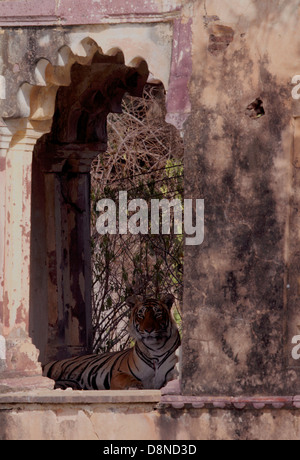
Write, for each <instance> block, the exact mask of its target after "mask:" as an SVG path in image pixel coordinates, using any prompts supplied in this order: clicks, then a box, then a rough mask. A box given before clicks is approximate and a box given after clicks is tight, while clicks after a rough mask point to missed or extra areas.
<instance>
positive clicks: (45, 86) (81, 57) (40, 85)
mask: <svg viewBox="0 0 300 460" xmlns="http://www.w3.org/2000/svg"><path fill="white" fill-rule="evenodd" d="M96 56H98V60H100V61H101V60H102V59H101V58H103V62H105V60H106V59H108V62H110V63H115V64H121V65H125V64H126V58H125V54H124V52H123V50H122V49H121V48H120V47H116V46H113V47H111V48H109V49H108V50H107V52H106V53H105V54H104V53H103V50H102V48H101V47H100V46H99V45H98V44H97V42H96V41H95V40H94V39H93V38H91V37H90V36H85V37H80V40H78V37H77V39H76V40H73V43H72V46H69V45H64V46H62V47H61V48H59V49H58V51H57V58H56V62H55V63H53V62H50V60H49V59H46V58H40V59H39V60H38V61H37V62H36V64H35V68H34V70H33V74H34V79H35V84H34V85H32V84H30V83H28V82H24V83H22V85H21V86H20V87H19V89H18V92H17V105H18V107H17V116H18V117H20V118H28V119H29V120H34V121H39V120H40V121H45V120H50V119H51V118H52V117H53V114H54V108H55V97H56V92H57V90H58V88H59V87H61V86H69V85H70V83H71V68H72V66H73V64H75V63H78V64H81V65H90V64H91V63H92V62H93V60H94V59H96ZM127 62H128V64H126V65H127V66H128V67H132V68H134V69H136V70H137V72H138V73H139V74H140V75H142V76H146V75H148V74H149V66H148V63H147V60H146V59H145V58H144V57H142V56H140V55H138V56H134V57H132V56H129V59H127Z"/></svg>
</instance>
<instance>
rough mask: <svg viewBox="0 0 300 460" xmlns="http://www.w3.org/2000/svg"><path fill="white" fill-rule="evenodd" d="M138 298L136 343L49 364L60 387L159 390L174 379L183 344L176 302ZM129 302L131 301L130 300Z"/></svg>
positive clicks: (132, 320)
mask: <svg viewBox="0 0 300 460" xmlns="http://www.w3.org/2000/svg"><path fill="white" fill-rule="evenodd" d="M173 300H174V298H173V296H172V298H171V297H170V296H169V297H168V298H166V300H165V301H161V302H160V301H157V300H146V301H145V302H142V301H140V300H139V299H137V298H134V299H132V298H131V300H130V299H129V302H130V301H131V303H133V305H134V306H133V309H132V313H131V317H130V322H129V325H130V332H131V335H132V337H133V338H134V339H135V341H136V342H135V346H134V347H132V348H129V349H126V350H124V351H120V352H115V353H104V354H102V355H95V354H94V355H86V356H79V357H75V358H69V359H64V360H61V361H54V362H52V363H49V364H47V365H46V366H45V368H44V375H46V376H48V377H49V378H52V379H53V380H55V381H56V387H58V388H67V387H72V388H74V389H83V390H108V389H128V388H144V389H159V388H161V387H162V386H164V385H165V384H166V383H167V382H168V381H169V380H170V379H172V375H171V374H172V370H173V369H174V367H175V365H176V362H177V358H176V356H175V351H176V349H177V348H178V347H179V345H180V336H179V332H178V329H177V326H176V324H175V322H174V320H173V318H172V316H171V313H170V309H171V306H172V303H173ZM129 302H128V303H129Z"/></svg>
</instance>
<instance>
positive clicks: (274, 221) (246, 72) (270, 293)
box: [183, 0, 300, 394]
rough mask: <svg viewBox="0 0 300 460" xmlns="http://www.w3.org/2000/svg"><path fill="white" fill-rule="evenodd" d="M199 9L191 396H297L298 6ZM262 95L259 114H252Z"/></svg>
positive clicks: (186, 363) (188, 270)
mask: <svg viewBox="0 0 300 460" xmlns="http://www.w3.org/2000/svg"><path fill="white" fill-rule="evenodd" d="M194 7H195V15H194V20H193V76H192V79H191V83H190V92H191V101H192V115H191V117H190V119H189V121H188V123H187V124H186V138H185V145H186V156H185V159H186V160H185V178H186V193H187V196H188V197H195V196H197V197H201V198H204V199H205V208H206V212H205V215H206V217H205V241H204V244H203V245H202V246H201V247H192V248H187V249H186V259H185V301H184V318H185V333H184V337H185V338H184V351H183V376H184V378H183V379H184V391H185V392H186V393H187V394H190V393H193V394H201V393H204V394H208V393H212V394H222V393H223V394H224V393H227V394H241V393H244V394H259V393H261V394H266V393H268V394H276V393H277V394H284V393H288V394H297V392H299V389H300V380H299V371H298V368H297V367H296V366H297V362H296V361H293V362H292V363H291V362H290V361H291V360H290V359H289V357H290V355H291V349H292V345H291V338H292V336H293V335H295V330H297V327H296V324H299V312H298V313H296V308H295V309H294V316H293V319H292V318H289V317H288V311H289V308H290V304H289V298H288V296H289V295H290V294H289V293H290V292H294V293H295V296H296V297H297V292H296V291H297V282H296V280H294V281H293V282H291V280H290V279H289V274H288V271H289V270H290V271H292V272H294V271H295V270H296V271H297V264H296V263H295V261H294V262H293V263H292V257H293V258H294V257H295V251H297V252H298V249H296V245H295V241H297V243H296V244H297V245H298V244H299V236H298V235H297V236H296V239H294V240H293V242H291V241H290V234H289V232H290V229H289V227H290V226H291V228H293V226H294V224H295V221H294V222H293V223H292V222H291V221H290V212H291V208H290V200H291V197H292V196H293V194H294V190H293V189H292V179H291V178H292V175H293V174H294V172H295V168H293V166H292V164H291V149H292V145H293V115H294V113H293V110H294V108H293V100H292V97H291V88H292V86H291V79H292V77H293V75H295V74H298V73H299V40H300V39H299V34H298V33H297V30H298V26H299V2H297V1H290V2H261V1H253V0H249V1H243V2H240V1H232V0H230V1H226V0H225V1H224V0H222V1H221V0H220V1H213V0H212V1H207V2H195V4H194ZM203 16H205V17H203ZM256 98H261V100H262V101H263V107H264V110H265V115H264V116H262V117H259V118H253V117H252V116H253V111H251V110H247V107H248V106H249V104H251V103H252V102H253V101H255V100H256ZM296 213H297V211H296ZM297 233H298V231H297ZM294 236H295V233H294ZM297 299H299V297H298V298H297ZM298 301H299V300H298ZM294 302H296V300H295V298H294ZM288 362H289V364H288Z"/></svg>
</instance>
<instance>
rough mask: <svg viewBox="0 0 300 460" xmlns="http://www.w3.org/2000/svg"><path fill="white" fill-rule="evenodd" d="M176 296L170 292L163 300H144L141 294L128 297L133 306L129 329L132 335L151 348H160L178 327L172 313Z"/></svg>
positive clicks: (175, 332) (128, 302)
mask: <svg viewBox="0 0 300 460" xmlns="http://www.w3.org/2000/svg"><path fill="white" fill-rule="evenodd" d="M174 300H175V298H174V296H173V295H171V294H168V295H167V296H166V297H165V298H164V299H162V300H156V299H147V300H142V299H141V298H140V297H139V296H132V297H129V299H127V304H128V305H129V306H130V307H131V309H132V310H131V316H130V321H129V329H130V333H131V336H132V337H133V338H134V339H136V340H138V341H142V342H143V343H144V345H146V346H147V347H149V348H159V347H161V346H163V344H164V343H166V342H167V340H168V339H169V338H170V337H171V336H172V335H174V334H178V329H177V326H176V324H175V321H174V319H173V316H172V314H171V308H172V305H173V303H174Z"/></svg>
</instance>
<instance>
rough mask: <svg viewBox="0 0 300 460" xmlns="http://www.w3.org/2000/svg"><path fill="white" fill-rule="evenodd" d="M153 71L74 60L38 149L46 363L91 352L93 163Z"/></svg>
mask: <svg viewBox="0 0 300 460" xmlns="http://www.w3.org/2000/svg"><path fill="white" fill-rule="evenodd" d="M148 74H149V72H148V67H147V64H146V63H145V61H142V60H140V62H139V65H138V66H137V67H136V68H133V67H127V66H126V65H124V64H123V63H121V62H120V56H119V55H118V54H116V55H115V56H103V55H100V53H99V52H96V54H95V55H94V57H93V60H92V62H91V63H90V64H89V65H81V64H78V63H75V64H74V65H73V66H72V69H71V84H70V85H69V86H68V87H60V88H59V90H58V92H57V97H56V105H55V113H54V117H53V124H52V129H51V132H50V133H49V134H46V135H44V136H43V137H42V138H41V139H40V140H39V141H38V142H37V145H36V147H35V149H34V155H33V176H32V207H31V209H32V217H31V219H32V233H31V263H30V285H31V292H30V307H31V310H30V335H31V337H32V339H33V342H34V344H35V345H36V346H37V348H38V349H39V350H40V352H41V354H40V360H41V361H42V362H48V361H49V360H51V359H57V358H62V357H68V356H74V355H78V354H82V353H87V352H90V351H91V343H90V339H91V327H92V321H91V315H92V313H91V283H92V280H91V255H90V167H91V163H92V160H93V159H94V158H95V157H96V156H97V155H99V153H101V152H104V151H105V150H106V148H107V132H106V117H107V115H108V114H109V113H110V112H117V113H119V112H121V111H122V108H121V103H122V98H123V96H124V94H125V92H128V93H129V94H131V95H133V96H141V95H142V91H143V87H144V85H145V83H146V81H147V78H148ZM41 286H42V289H41Z"/></svg>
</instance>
